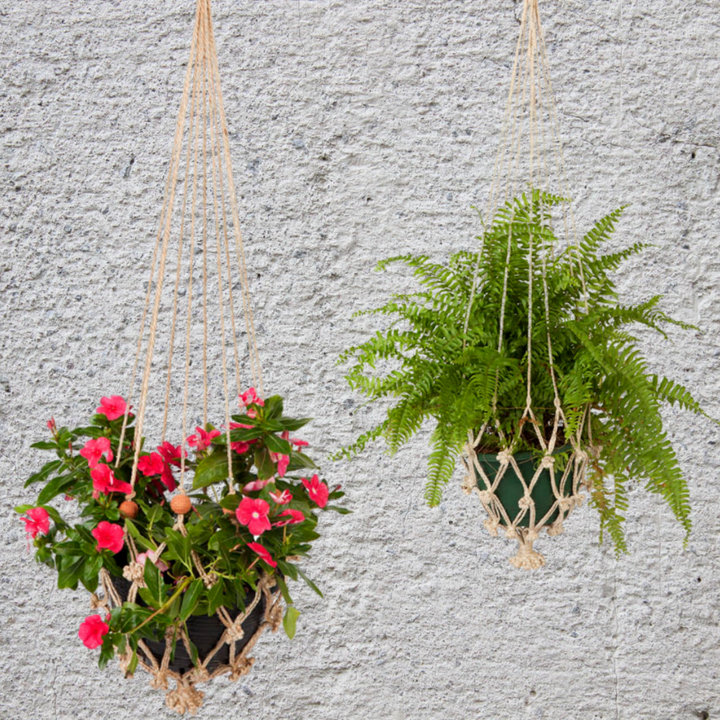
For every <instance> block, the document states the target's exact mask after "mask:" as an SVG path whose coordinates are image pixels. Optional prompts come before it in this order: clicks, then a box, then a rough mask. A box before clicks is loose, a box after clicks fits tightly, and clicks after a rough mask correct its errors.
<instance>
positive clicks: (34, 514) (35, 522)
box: [20, 507, 50, 540]
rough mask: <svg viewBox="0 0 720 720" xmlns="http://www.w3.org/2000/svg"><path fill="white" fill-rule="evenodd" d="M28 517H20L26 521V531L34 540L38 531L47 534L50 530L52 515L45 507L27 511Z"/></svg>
mask: <svg viewBox="0 0 720 720" xmlns="http://www.w3.org/2000/svg"><path fill="white" fill-rule="evenodd" d="M26 514H27V515H28V517H26V518H24V517H21V518H20V519H21V520H22V521H23V522H24V523H25V531H26V532H27V534H28V535H29V536H30V537H31V538H32V539H33V540H34V539H35V538H36V537H37V535H38V533H41V534H42V535H47V534H48V531H49V530H50V516H49V515H48V511H47V510H46V509H45V508H41V507H36V508H30V509H29V510H27V511H26Z"/></svg>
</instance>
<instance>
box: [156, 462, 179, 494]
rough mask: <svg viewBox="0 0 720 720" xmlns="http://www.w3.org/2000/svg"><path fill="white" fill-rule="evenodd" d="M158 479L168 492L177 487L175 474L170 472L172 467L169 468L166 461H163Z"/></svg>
mask: <svg viewBox="0 0 720 720" xmlns="http://www.w3.org/2000/svg"><path fill="white" fill-rule="evenodd" d="M160 479H161V480H162V483H163V485H164V486H165V487H166V488H167V489H168V490H169V491H170V492H172V491H173V490H174V489H175V488H176V487H177V482H176V481H175V476H174V475H173V474H172V469H171V468H170V465H169V464H168V463H163V471H162V475H161V476H160Z"/></svg>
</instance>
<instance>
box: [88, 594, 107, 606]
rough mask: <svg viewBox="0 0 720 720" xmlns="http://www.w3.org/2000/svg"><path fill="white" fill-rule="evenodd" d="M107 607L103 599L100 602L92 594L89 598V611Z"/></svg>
mask: <svg viewBox="0 0 720 720" xmlns="http://www.w3.org/2000/svg"><path fill="white" fill-rule="evenodd" d="M106 605H107V600H105V598H103V599H102V600H101V599H100V598H99V597H98V596H97V594H96V593H93V594H92V595H91V596H90V609H91V610H97V609H98V608H101V607H105V606H106Z"/></svg>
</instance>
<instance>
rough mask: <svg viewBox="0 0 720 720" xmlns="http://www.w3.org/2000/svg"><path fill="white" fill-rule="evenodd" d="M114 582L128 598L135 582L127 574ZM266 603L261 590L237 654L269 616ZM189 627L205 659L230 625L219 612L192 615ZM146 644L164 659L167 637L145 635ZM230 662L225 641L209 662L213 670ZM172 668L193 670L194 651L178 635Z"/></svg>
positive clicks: (237, 644)
mask: <svg viewBox="0 0 720 720" xmlns="http://www.w3.org/2000/svg"><path fill="white" fill-rule="evenodd" d="M117 560H118V563H119V564H120V565H121V566H122V562H121V561H122V558H120V557H118V558H117ZM112 583H113V585H114V586H115V590H116V591H117V593H118V595H119V596H120V598H121V599H122V600H123V602H124V601H125V600H127V597H128V593H129V592H130V585H131V583H130V582H128V581H127V580H126V579H125V578H119V577H114V576H113V577H112ZM254 597H255V591H254V590H252V589H250V590H249V591H248V593H247V595H246V596H245V604H246V605H249V604H250V603H251V602H252V601H253V599H254ZM135 602H137V604H138V605H145V603H144V602H143V600H142V598H141V597H140V596H139V595H138V596H137V599H136V601H135ZM265 605H266V598H265V595H264V594H261V597H260V601H259V602H258V604H257V605H256V606H255V607H254V608H253V610H252V611H251V612H250V614H249V615H248V616H247V617H246V618H245V620H243V622H242V625H241V627H242V629H243V633H244V634H243V637H242V638H241V639H240V640H236V641H235V655H236V656H237V655H238V654H239V653H241V652H242V650H243V648H244V647H245V646H246V645H247V644H248V642H249V641H250V640H251V639H252V637H253V636H254V635H255V632H256V631H257V629H258V628H259V627H260V625H261V624H262V622H263V619H264V618H265ZM227 610H228V613H229V615H230V617H231V618H233V619H234V618H236V617H237V615H238V614H239V613H240V610H239V609H238V608H228V609H227ZM186 627H187V632H188V636H189V637H190V640H191V641H192V642H193V644H194V645H195V647H196V648H197V651H198V657H199V660H200V662H202V661H203V660H204V659H205V658H206V657H207V655H208V654H209V653H210V652H212V650H213V648H214V647H215V646H216V645H217V644H218V642H219V641H220V638H221V637H222V635H223V633H224V632H225V630H226V628H225V625H223V623H222V621H221V620H220V618H219V617H218V616H217V615H210V616H208V615H192V616H190V617H189V618H188V619H187V621H186ZM143 641H144V643H145V645H146V646H147V648H148V650H150V652H151V653H152V654H153V656H154V657H155V660H156V662H157V663H158V664H160V663H161V662H162V658H163V655H164V653H165V640H161V641H157V640H153V639H151V638H143ZM138 653H139V654H140V655H141V656H143V655H144V654H145V653H144V652H143V650H142V649H139V650H138ZM145 659H146V660H147V662H149V663H150V662H151V660H150V658H145ZM229 663H230V646H229V645H228V644H224V645H223V646H222V647H221V648H220V649H219V650H218V651H217V652H216V653H215V655H214V656H213V657H212V659H211V660H210V661H209V662H208V664H207V670H208V672H210V673H212V672H213V671H214V670H216V669H217V668H218V667H219V666H220V665H228V664H229ZM168 667H169V669H170V670H173V671H174V672H176V673H179V674H183V673H186V672H188V671H189V670H192V669H193V667H194V665H193V662H192V659H191V657H190V655H189V654H188V651H187V649H186V648H185V644H184V643H183V641H182V640H181V639H180V638H179V637H178V639H177V642H176V643H175V655H174V657H173V659H172V660H171V661H170V664H169V666H168Z"/></svg>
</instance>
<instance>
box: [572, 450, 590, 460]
mask: <svg viewBox="0 0 720 720" xmlns="http://www.w3.org/2000/svg"><path fill="white" fill-rule="evenodd" d="M588 457H589V456H588V454H587V453H586V452H585V451H584V450H576V451H575V462H578V463H584V462H587V460H588Z"/></svg>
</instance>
